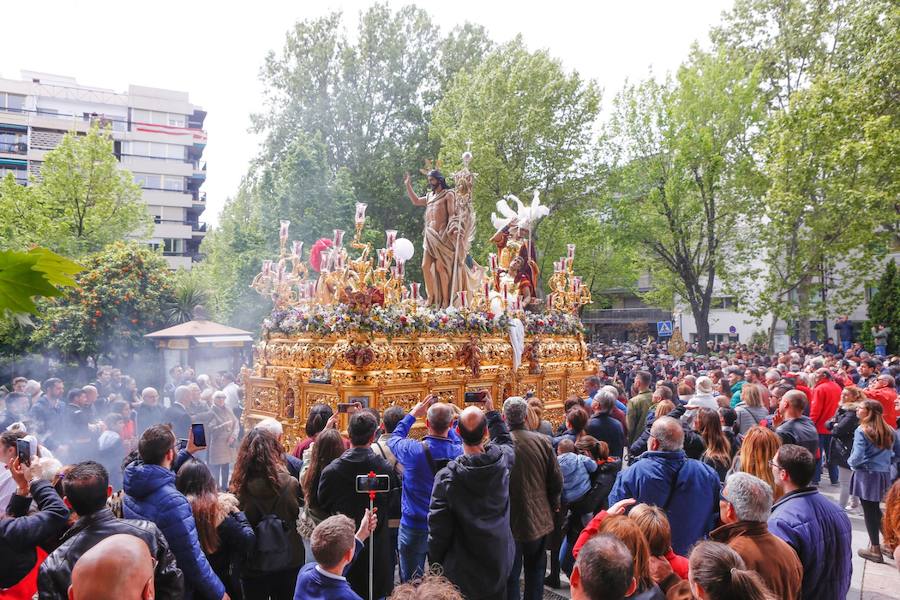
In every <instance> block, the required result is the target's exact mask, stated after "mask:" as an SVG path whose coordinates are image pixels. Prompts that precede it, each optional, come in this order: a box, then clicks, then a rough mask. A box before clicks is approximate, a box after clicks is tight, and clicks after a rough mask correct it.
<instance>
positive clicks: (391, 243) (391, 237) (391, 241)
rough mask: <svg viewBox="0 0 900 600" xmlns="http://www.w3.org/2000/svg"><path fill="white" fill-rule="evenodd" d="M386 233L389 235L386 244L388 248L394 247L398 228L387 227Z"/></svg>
mask: <svg viewBox="0 0 900 600" xmlns="http://www.w3.org/2000/svg"><path fill="white" fill-rule="evenodd" d="M384 235H385V236H386V237H387V242H386V243H385V246H387V247H388V248H393V247H394V242H395V241H397V230H396V229H386V230H385V232H384Z"/></svg>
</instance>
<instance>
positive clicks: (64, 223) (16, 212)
mask: <svg viewBox="0 0 900 600" xmlns="http://www.w3.org/2000/svg"><path fill="white" fill-rule="evenodd" d="M0 215H4V216H5V217H6V218H5V219H4V220H3V221H4V222H3V225H0V232H2V233H3V236H2V239H3V240H4V241H3V242H0V244H3V245H4V246H5V247H8V248H11V249H20V250H21V249H25V248H28V247H30V246H31V245H33V244H40V245H42V246H46V247H47V248H49V249H50V250H53V251H55V252H59V253H61V254H64V255H66V256H72V257H80V256H83V255H84V254H86V253H89V252H96V251H97V250H100V249H101V248H102V247H103V246H105V245H107V244H109V243H112V242H114V241H117V240H121V239H123V238H125V237H126V236H129V235H133V236H136V237H138V238H140V237H146V236H148V235H149V232H150V230H149V227H150V217H149V215H148V213H147V207H146V205H145V204H144V202H143V200H142V199H141V190H140V187H139V186H137V185H136V184H135V183H134V181H133V180H132V176H131V174H130V173H129V172H128V171H125V170H121V169H119V168H118V161H117V160H116V157H115V155H114V154H113V141H112V137H111V136H110V135H109V133H108V132H107V131H104V130H101V129H100V128H99V126H98V125H95V126H93V127H92V128H91V129H90V131H89V132H88V133H87V135H76V134H74V133H69V134H66V135H65V136H64V137H63V139H62V142H60V144H59V146H57V147H56V148H55V149H53V150H51V151H50V152H48V153H47V155H46V156H45V157H44V163H43V165H42V166H41V176H40V179H39V180H33V181H32V182H31V185H29V186H28V187H21V186H17V185H15V184H14V183H13V182H12V181H11V180H10V179H7V180H6V181H5V182H4V183H2V184H0Z"/></svg>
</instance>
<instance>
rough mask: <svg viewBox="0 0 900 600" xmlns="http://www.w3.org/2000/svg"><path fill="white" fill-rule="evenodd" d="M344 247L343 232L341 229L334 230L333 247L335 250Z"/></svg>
mask: <svg viewBox="0 0 900 600" xmlns="http://www.w3.org/2000/svg"><path fill="white" fill-rule="evenodd" d="M343 245H344V230H343V229H335V230H334V246H335V247H336V248H340V247H341V246H343Z"/></svg>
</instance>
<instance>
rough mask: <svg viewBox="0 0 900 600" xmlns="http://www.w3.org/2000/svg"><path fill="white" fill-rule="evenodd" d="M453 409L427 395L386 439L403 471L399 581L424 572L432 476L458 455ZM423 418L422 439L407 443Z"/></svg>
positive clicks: (398, 536) (460, 452)
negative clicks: (412, 430)
mask: <svg viewBox="0 0 900 600" xmlns="http://www.w3.org/2000/svg"><path fill="white" fill-rule="evenodd" d="M454 416H455V413H454V412H453V408H452V407H451V406H450V405H449V404H447V403H445V402H440V401H439V399H438V397H437V396H435V395H433V394H431V395H428V396H426V397H425V399H424V400H422V401H421V402H419V403H418V404H416V405H415V406H414V407H413V409H412V410H411V411H410V412H409V414H408V415H406V416H405V417H403V418H402V419H400V422H399V423H397V426H396V427H394V433H393V434H392V435H391V437H390V438H388V448H390V449H391V452H393V453H394V456H395V457H396V459H397V463H398V464H399V465H402V467H403V494H402V499H401V508H402V510H401V513H400V530H399V532H398V534H397V546H398V550H399V554H400V579H401V581H403V582H407V581H409V580H410V579H413V578H415V577H417V576H421V575H422V574H423V573H424V572H425V554H426V553H427V552H428V505H429V504H430V503H431V490H432V488H433V487H434V476H435V474H437V472H438V471H440V470H441V469H442V468H444V467H445V466H447V463H449V462H450V461H451V460H453V459H454V458H456V457H457V456H459V455H460V454H462V442H461V440H460V439H459V436H458V435H457V434H456V432H455V431H454V430H453V428H452V427H451V425H452V421H453V417H454ZM420 417H425V431H426V434H425V437H424V438H423V439H422V441H421V442H420V441H419V440H415V439H410V438H409V432H410V430H411V429H412V428H413V426H414V425H415V424H416V419H418V418H420Z"/></svg>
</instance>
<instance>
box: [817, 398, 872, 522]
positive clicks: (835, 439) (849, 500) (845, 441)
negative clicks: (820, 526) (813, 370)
mask: <svg viewBox="0 0 900 600" xmlns="http://www.w3.org/2000/svg"><path fill="white" fill-rule="evenodd" d="M865 401H866V396H865V394H863V391H862V390H861V389H859V388H858V387H856V386H849V387H845V388H844V389H843V390H842V391H841V403H840V404H839V405H838V409H837V412H836V413H835V415H834V417H832V418H831V419H829V420H828V421H827V422H826V423H825V427H826V428H827V429H830V430H831V435H832V438H831V460H833V461H834V462H835V464H837V468H838V473H839V476H840V482H841V495H840V499H839V500H838V504H840V505H841V507H842V508H843V509H844V510H846V511H848V512H850V511H854V510H856V509H858V508H859V498H857V497H856V496H851V495H850V475H851V472H850V465H849V464H848V463H847V459H849V458H850V452H851V451H852V450H853V435H854V434H855V433H856V428H857V427H859V417H857V416H856V409H858V408H859V405H860V404H862V403H863V402H865Z"/></svg>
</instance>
